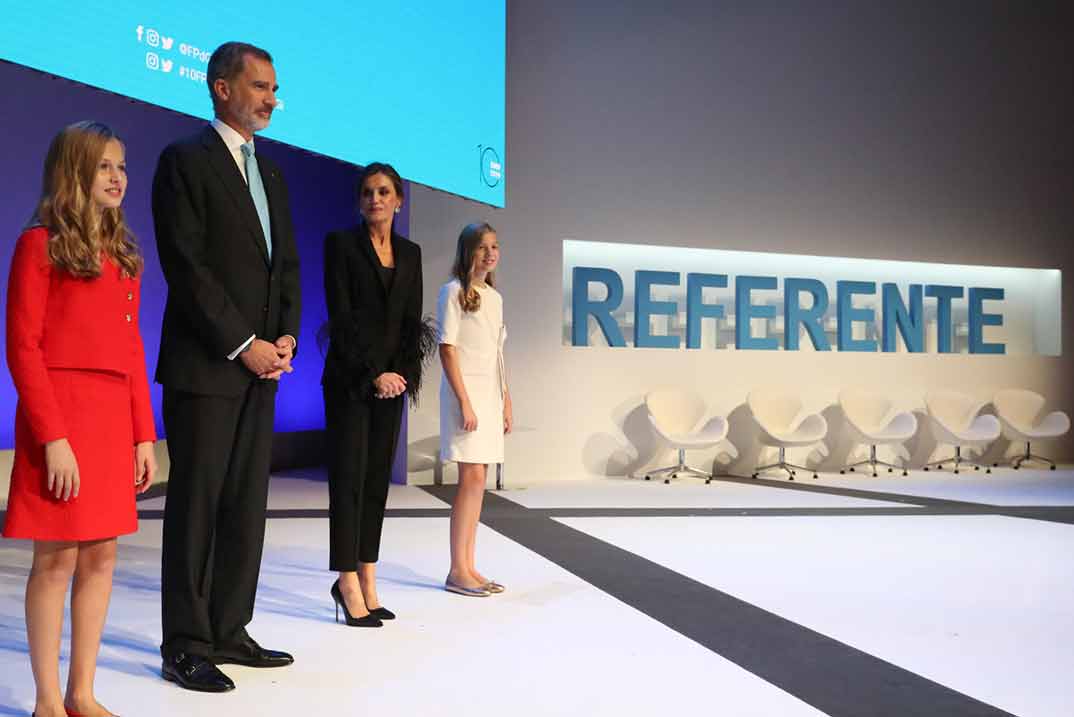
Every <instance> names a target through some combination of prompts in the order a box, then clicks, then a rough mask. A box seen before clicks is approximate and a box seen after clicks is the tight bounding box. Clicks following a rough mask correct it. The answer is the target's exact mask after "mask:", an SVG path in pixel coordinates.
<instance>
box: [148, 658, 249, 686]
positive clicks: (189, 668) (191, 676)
mask: <svg viewBox="0 0 1074 717" xmlns="http://www.w3.org/2000/svg"><path fill="white" fill-rule="evenodd" d="M160 674H161V675H162V676H163V677H164V679H166V680H168V681H169V682H174V683H175V684H177V685H179V686H180V687H182V688H183V689H186V690H194V691H196V692H227V691H229V690H233V689H235V683H234V682H232V681H231V678H230V677H228V676H227V675H225V674H224V673H223V672H221V671H220V670H219V669H217V667H216V665H214V664H213V663H212V662H210V661H209V660H208V659H207V658H205V657H202V656H201V655H188V654H187V653H185V652H177V653H175V654H173V655H165V656H164V664H163V665H162V666H161V668H160Z"/></svg>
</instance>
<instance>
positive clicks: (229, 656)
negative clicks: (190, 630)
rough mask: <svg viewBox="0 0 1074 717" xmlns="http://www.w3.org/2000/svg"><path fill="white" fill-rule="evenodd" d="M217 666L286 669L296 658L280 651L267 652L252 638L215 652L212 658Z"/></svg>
mask: <svg viewBox="0 0 1074 717" xmlns="http://www.w3.org/2000/svg"><path fill="white" fill-rule="evenodd" d="M210 659H211V660H212V661H213V664H216V665H243V666H244V667H286V666H287V665H290V664H291V663H292V662H294V661H295V658H293V657H291V655H289V654H287V653H286V652H280V651H279V650H266V649H265V648H263V647H261V645H258V644H257V643H256V642H254V639H253V638H252V637H246V639H245V640H243V641H242V642H240V643H239V644H237V645H230V646H228V647H222V648H220V649H218V650H216V651H214V652H213V656H212V657H211V658H210Z"/></svg>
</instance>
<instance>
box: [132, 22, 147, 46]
mask: <svg viewBox="0 0 1074 717" xmlns="http://www.w3.org/2000/svg"><path fill="white" fill-rule="evenodd" d="M144 32H145V28H144V27H142V26H141V25H139V26H138V27H136V28H134V34H135V35H137V36H138V42H141V41H142V33H144Z"/></svg>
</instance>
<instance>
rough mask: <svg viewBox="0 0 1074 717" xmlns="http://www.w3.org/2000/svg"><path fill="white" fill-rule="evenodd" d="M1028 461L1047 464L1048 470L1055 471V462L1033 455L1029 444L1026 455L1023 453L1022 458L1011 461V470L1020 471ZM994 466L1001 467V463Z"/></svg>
mask: <svg viewBox="0 0 1074 717" xmlns="http://www.w3.org/2000/svg"><path fill="white" fill-rule="evenodd" d="M1026 461H1037V462H1038V463H1047V464H1048V466H1049V468H1048V470H1053V471H1054V470H1055V461H1053V460H1051V459H1050V458H1045V457H1044V456H1038V455H1037V454H1036V453H1031V452H1030V450H1029V443H1026V452H1025V453H1023V454H1022V455H1020V456H1016V457H1015V458H1013V459H1012V460H1011V468H1013V469H1014V470H1018V469H1019V468H1021V467H1022V464H1023V463H1025V462H1026ZM992 465H993V466H999V463H993V464H992Z"/></svg>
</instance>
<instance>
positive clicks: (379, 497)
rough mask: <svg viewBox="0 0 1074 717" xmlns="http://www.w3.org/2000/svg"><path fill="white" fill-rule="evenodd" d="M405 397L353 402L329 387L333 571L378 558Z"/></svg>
mask: <svg viewBox="0 0 1074 717" xmlns="http://www.w3.org/2000/svg"><path fill="white" fill-rule="evenodd" d="M404 395H405V394H404ZM404 400H405V399H404V397H403V396H397V397H396V398H385V399H381V398H369V399H367V400H352V399H348V398H347V397H346V395H345V392H343V391H333V390H331V389H330V388H329V387H325V391H324V407H325V433H326V438H327V440H328V532H329V542H330V545H329V551H328V567H329V569H330V570H334V571H337V572H350V571H353V570H357V569H358V563H359V562H362V563H375V562H377V558H378V557H379V555H380V533H381V529H382V528H383V527H384V505H385V504H386V503H387V501H388V483H389V482H390V480H391V474H392V459H393V457H394V455H395V443H396V441H397V440H399V421H400V419H401V418H402V412H403V402H404Z"/></svg>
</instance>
